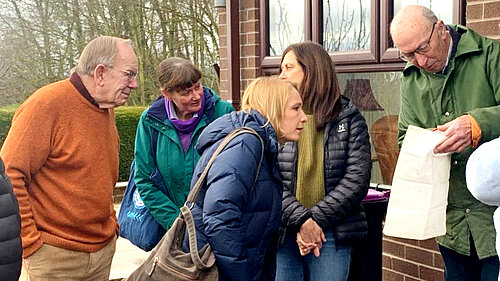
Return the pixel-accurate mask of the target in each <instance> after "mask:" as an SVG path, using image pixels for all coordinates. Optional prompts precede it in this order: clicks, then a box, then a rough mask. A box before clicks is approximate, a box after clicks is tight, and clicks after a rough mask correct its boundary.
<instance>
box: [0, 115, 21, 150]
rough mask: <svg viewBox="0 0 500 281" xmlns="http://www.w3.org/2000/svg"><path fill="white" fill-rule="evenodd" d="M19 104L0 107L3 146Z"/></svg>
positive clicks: (0, 144) (0, 137)
mask: <svg viewBox="0 0 500 281" xmlns="http://www.w3.org/2000/svg"><path fill="white" fill-rule="evenodd" d="M17 107H18V106H6V107H0V146H2V144H3V141H4V140H5V137H6V136H7V133H8V132H9V128H10V120H12V116H13V115H14V112H16V109H17Z"/></svg>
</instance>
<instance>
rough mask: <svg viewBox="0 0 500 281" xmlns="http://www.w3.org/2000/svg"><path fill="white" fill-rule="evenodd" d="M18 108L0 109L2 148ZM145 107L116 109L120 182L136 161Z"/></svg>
mask: <svg viewBox="0 0 500 281" xmlns="http://www.w3.org/2000/svg"><path fill="white" fill-rule="evenodd" d="M16 108H17V106H9V107H0V146H1V145H2V144H3V142H4V140H5V137H6V136H7V132H8V131H9V128H10V122H11V120H12V116H13V115H14V112H15V111H16ZM144 109H146V107H145V106H121V107H118V108H116V109H115V115H116V127H117V128H118V133H119V134H120V170H119V172H120V174H119V177H118V181H127V180H128V174H129V172H130V163H132V159H134V142H135V131H136V129H137V123H138V122H139V118H140V117H141V113H142V111H143V110H144Z"/></svg>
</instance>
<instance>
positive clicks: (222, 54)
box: [219, 46, 227, 59]
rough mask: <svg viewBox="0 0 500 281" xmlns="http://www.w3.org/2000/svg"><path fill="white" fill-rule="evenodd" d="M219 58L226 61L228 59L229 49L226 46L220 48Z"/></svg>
mask: <svg viewBox="0 0 500 281" xmlns="http://www.w3.org/2000/svg"><path fill="white" fill-rule="evenodd" d="M219 57H220V58H221V59H226V58H227V47H226V46H220V47H219Z"/></svg>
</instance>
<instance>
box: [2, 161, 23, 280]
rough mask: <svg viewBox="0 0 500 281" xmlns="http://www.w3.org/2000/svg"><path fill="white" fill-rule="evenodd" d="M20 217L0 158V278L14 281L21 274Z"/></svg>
mask: <svg viewBox="0 0 500 281" xmlns="http://www.w3.org/2000/svg"><path fill="white" fill-rule="evenodd" d="M20 235H21V218H20V217H19V206H18V204H17V200H16V196H15V195H14V193H13V192H12V185H11V184H10V181H9V179H8V178H7V176H6V175H5V168H4V165H3V162H2V160H1V159H0V280H2V281H14V280H18V279H19V275H20V274H21V256H22V253H23V247H22V246H21V237H20Z"/></svg>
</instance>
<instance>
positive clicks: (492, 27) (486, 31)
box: [467, 20, 500, 36]
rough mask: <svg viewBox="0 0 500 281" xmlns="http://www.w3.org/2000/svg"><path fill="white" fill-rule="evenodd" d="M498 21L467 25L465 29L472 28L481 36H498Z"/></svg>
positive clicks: (499, 21)
mask: <svg viewBox="0 0 500 281" xmlns="http://www.w3.org/2000/svg"><path fill="white" fill-rule="evenodd" d="M499 24H500V20H490V21H484V22H474V23H468V24H467V27H470V28H472V29H473V30H475V31H477V32H478V33H480V34H481V35H483V36H497V35H499V34H500V27H499Z"/></svg>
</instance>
